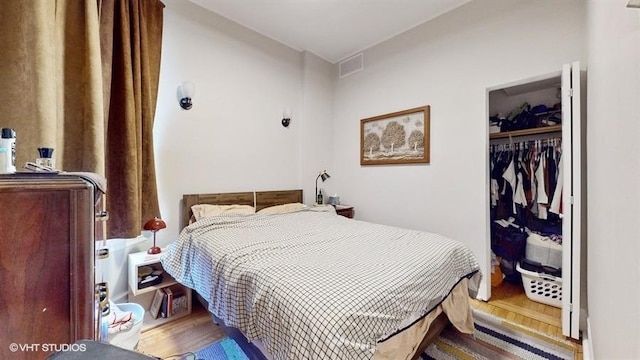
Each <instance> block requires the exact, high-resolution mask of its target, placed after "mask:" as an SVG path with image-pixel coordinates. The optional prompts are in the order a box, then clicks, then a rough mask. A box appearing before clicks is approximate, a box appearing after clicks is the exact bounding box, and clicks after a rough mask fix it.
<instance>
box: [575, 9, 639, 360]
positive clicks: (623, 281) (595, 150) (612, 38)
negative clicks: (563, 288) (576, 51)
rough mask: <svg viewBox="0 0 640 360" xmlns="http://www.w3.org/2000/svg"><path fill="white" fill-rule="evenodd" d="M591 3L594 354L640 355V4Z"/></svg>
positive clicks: (590, 187) (589, 125)
mask: <svg viewBox="0 0 640 360" xmlns="http://www.w3.org/2000/svg"><path fill="white" fill-rule="evenodd" d="M626 3H627V0H589V1H588V2H587V9H588V11H587V26H588V32H587V45H588V49H589V51H588V65H589V66H588V73H587V77H588V88H587V94H588V95H587V96H588V103H587V104H588V108H587V115H588V120H587V146H588V153H587V157H588V159H587V161H588V166H587V174H588V176H587V191H588V197H587V199H588V210H587V213H588V220H589V221H588V237H589V239H588V271H587V274H588V276H587V281H588V306H589V319H590V324H591V336H592V339H590V341H591V342H592V344H593V350H594V353H593V358H595V359H640V325H639V324H640V261H639V260H638V258H639V253H640V221H639V220H640V186H639V179H640V156H639V155H640V142H639V141H638V139H639V138H640V10H638V9H629V8H626V7H625V5H626Z"/></svg>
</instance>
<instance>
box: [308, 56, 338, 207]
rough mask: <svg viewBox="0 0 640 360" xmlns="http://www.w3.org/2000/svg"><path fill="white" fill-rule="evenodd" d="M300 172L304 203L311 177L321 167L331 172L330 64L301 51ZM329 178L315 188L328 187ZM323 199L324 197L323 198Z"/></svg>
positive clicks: (332, 78)
mask: <svg viewBox="0 0 640 360" xmlns="http://www.w3.org/2000/svg"><path fill="white" fill-rule="evenodd" d="M302 78H303V83H302V111H303V113H302V118H303V119H304V120H303V122H302V124H301V125H300V126H301V129H302V134H301V136H300V141H301V146H300V152H301V160H302V163H301V164H300V167H301V175H302V180H301V181H302V184H303V188H304V199H305V203H306V204H313V203H314V201H315V194H314V192H315V179H316V177H317V176H318V173H319V172H320V171H321V170H327V173H329V175H331V174H332V170H333V169H332V166H331V165H332V159H333V149H334V147H333V136H332V134H333V128H332V126H331V125H332V122H331V119H332V118H333V92H334V87H335V82H336V81H335V79H336V78H337V76H336V74H335V69H334V66H333V65H331V64H330V63H328V62H326V61H325V60H323V59H321V58H319V57H318V56H316V55H314V54H312V53H309V52H304V53H303V75H302ZM332 180H333V177H332V178H331V179H330V180H328V182H326V183H324V184H323V183H322V181H320V180H318V188H320V189H324V190H327V191H328V190H329V189H330V186H331V184H332V183H333V181H332ZM325 202H326V199H325Z"/></svg>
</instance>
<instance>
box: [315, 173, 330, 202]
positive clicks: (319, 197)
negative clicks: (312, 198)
mask: <svg viewBox="0 0 640 360" xmlns="http://www.w3.org/2000/svg"><path fill="white" fill-rule="evenodd" d="M330 177H331V176H329V174H327V170H322V171H320V174H318V176H317V177H316V204H318V205H322V203H323V201H322V194H320V193H318V179H322V182H325V181H326V180H327V179H328V178H330Z"/></svg>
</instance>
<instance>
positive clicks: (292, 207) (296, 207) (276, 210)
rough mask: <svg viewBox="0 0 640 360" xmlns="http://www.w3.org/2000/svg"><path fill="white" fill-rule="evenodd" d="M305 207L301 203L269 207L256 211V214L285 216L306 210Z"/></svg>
mask: <svg viewBox="0 0 640 360" xmlns="http://www.w3.org/2000/svg"><path fill="white" fill-rule="evenodd" d="M306 208H307V205H305V204H302V203H289V204H282V205H275V206H269V207H266V208H264V209H262V210H259V211H258V214H266V215H271V214H287V213H292V212H296V211H300V210H303V209H306Z"/></svg>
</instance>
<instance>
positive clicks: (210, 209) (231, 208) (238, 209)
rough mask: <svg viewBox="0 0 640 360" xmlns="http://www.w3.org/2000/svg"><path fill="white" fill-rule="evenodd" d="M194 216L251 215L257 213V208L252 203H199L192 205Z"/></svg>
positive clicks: (198, 218) (197, 217)
mask: <svg viewBox="0 0 640 360" xmlns="http://www.w3.org/2000/svg"><path fill="white" fill-rule="evenodd" d="M191 211H192V212H193V217H194V218H195V219H196V221H197V220H200V219H202V218H205V217H210V216H218V215H223V214H224V215H229V214H233V215H251V214H255V212H256V209H255V208H254V207H253V206H251V205H211V204H198V205H193V206H192V207H191Z"/></svg>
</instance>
